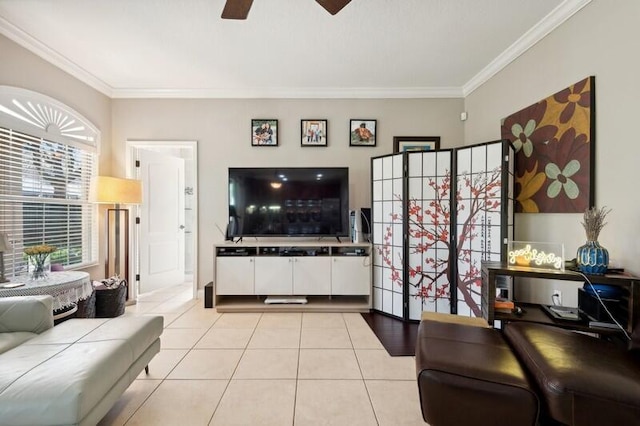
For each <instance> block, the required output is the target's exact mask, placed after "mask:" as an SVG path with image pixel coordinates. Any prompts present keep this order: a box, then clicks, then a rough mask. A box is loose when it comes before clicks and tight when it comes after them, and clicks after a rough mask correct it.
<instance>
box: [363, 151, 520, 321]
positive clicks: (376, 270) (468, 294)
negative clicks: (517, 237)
mask: <svg viewBox="0 0 640 426" xmlns="http://www.w3.org/2000/svg"><path fill="white" fill-rule="evenodd" d="M513 159H514V150H513V146H512V145H511V144H510V143H509V142H508V141H506V140H504V141H494V142H487V143H483V144H478V145H470V146H465V147H462V148H456V149H452V150H442V151H408V152H403V153H398V154H392V155H386V156H382V157H374V158H372V159H371V177H372V197H371V200H372V204H373V210H372V223H373V230H372V234H373V235H372V236H373V254H374V259H373V308H374V309H375V310H377V311H380V312H383V313H386V314H390V315H392V316H395V317H398V318H402V319H405V320H419V319H420V315H421V313H422V311H431V312H445V313H457V314H459V315H465V316H481V312H480V298H481V292H480V285H481V277H480V266H481V262H482V261H483V260H491V261H499V260H504V258H505V256H506V248H507V242H508V240H509V239H513V229H514V228H513V216H514V215H513V207H514V205H513V203H514V199H513V185H514V160H513ZM452 176H453V178H452ZM452 288H455V290H453V291H452Z"/></svg>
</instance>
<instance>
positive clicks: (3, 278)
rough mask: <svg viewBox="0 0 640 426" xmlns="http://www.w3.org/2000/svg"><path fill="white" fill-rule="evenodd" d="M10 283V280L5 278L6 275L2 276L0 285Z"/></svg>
mask: <svg viewBox="0 0 640 426" xmlns="http://www.w3.org/2000/svg"><path fill="white" fill-rule="evenodd" d="M8 282H9V280H8V279H6V278H5V277H4V275H2V276H0V284H2V283H8Z"/></svg>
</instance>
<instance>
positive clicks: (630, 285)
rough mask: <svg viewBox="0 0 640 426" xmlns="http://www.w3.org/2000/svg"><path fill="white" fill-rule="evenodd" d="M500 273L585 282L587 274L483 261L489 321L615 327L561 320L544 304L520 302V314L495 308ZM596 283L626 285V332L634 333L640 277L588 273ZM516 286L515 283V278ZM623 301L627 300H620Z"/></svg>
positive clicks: (639, 309)
mask: <svg viewBox="0 0 640 426" xmlns="http://www.w3.org/2000/svg"><path fill="white" fill-rule="evenodd" d="M498 276H508V277H525V278H537V279H548V280H561V281H577V282H585V279H584V277H583V276H582V275H581V274H580V273H578V272H574V271H564V272H562V271H553V270H545V269H535V268H526V267H518V266H508V265H507V264H505V263H501V262H483V263H482V300H481V308H482V317H483V318H484V319H486V320H487V321H488V322H489V324H493V321H494V320H502V321H529V322H538V323H543V324H553V325H556V326H560V327H564V328H570V329H573V330H582V331H590V332H594V333H607V332H609V333H611V332H612V331H614V330H611V329H605V328H600V327H590V326H589V324H588V323H587V322H579V321H558V320H554V319H552V318H551V317H550V316H549V315H547V314H546V313H545V312H544V311H543V309H542V308H541V305H538V304H532V303H517V305H518V306H520V307H522V308H523V310H524V312H523V313H522V314H521V315H515V314H507V313H501V312H494V300H495V298H496V279H497V277H498ZM586 276H587V278H589V280H590V281H591V282H592V283H593V284H607V285H613V286H616V287H620V288H622V289H623V291H624V294H625V297H624V298H623V299H622V300H625V299H626V300H627V301H628V306H626V310H627V312H628V317H627V325H626V330H627V332H629V333H631V332H632V331H633V327H634V325H635V324H636V321H637V320H638V312H640V278H638V277H632V276H629V275H625V274H608V275H586ZM513 285H514V286H515V285H516V283H515V281H514V284H513ZM621 303H624V302H623V301H621Z"/></svg>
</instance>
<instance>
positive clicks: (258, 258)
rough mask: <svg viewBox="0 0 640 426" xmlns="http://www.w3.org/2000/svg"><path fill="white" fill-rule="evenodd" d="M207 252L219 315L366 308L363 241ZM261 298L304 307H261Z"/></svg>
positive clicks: (224, 247)
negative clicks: (211, 257) (289, 301)
mask: <svg viewBox="0 0 640 426" xmlns="http://www.w3.org/2000/svg"><path fill="white" fill-rule="evenodd" d="M213 248H214V250H213V252H214V259H213V267H214V274H213V276H214V286H213V301H214V306H215V307H216V309H217V310H218V311H219V312H233V311H235V312H256V311H259V312H262V311H306V312H313V311H329V312H330V311H334V312H368V311H369V309H370V308H371V244H369V243H340V242H338V241H336V242H334V243H331V242H324V241H323V242H318V241H315V242H314V241H304V242H299V241H295V240H285V241H277V242H270V241H260V242H244V241H242V242H238V243H233V242H225V243H221V244H215V245H214V247H213ZM267 298H270V301H271V300H274V299H276V300H278V299H282V300H287V299H305V300H306V301H307V303H265V300H266V299H267Z"/></svg>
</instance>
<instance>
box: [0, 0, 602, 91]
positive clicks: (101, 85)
mask: <svg viewBox="0 0 640 426" xmlns="http://www.w3.org/2000/svg"><path fill="white" fill-rule="evenodd" d="M590 2H591V0H565V1H563V2H562V3H561V4H559V5H558V6H557V7H556V8H555V9H554V10H552V11H551V12H550V13H549V14H547V16H545V17H544V18H543V19H542V20H540V22H538V23H537V24H536V25H535V26H534V27H533V28H531V29H530V30H529V31H527V32H526V33H525V34H524V35H522V36H521V37H520V38H519V39H518V40H516V42H515V43H513V44H512V45H511V46H509V47H508V48H507V49H506V50H505V51H504V52H502V53H501V54H500V55H499V56H498V57H497V58H495V59H494V60H493V61H491V62H490V63H489V64H488V65H487V66H486V67H485V68H483V69H482V70H481V71H480V72H479V73H478V74H476V75H475V76H474V77H472V78H471V79H470V80H469V81H468V82H467V83H465V84H464V85H463V86H462V87H401V88H397V87H382V88H375V87H354V88H332V87H318V88H311V87H302V88H286V87H281V88H258V87H256V88H218V89H212V88H209V89H206V88H205V89H137V88H131V89H117V88H113V87H111V86H110V85H108V84H107V83H105V82H104V81H102V80H100V79H99V78H97V77H96V76H95V75H93V74H91V73H90V72H88V71H87V70H85V69H84V68H82V67H81V66H79V65H77V64H75V63H74V62H72V61H70V60H69V59H67V58H66V57H65V56H63V55H61V54H60V53H58V52H57V51H55V50H53V49H51V48H50V47H48V46H47V45H45V44H44V43H42V42H40V41H38V40H37V39H35V38H34V37H32V36H30V35H29V34H27V33H26V32H24V31H23V30H21V29H20V28H18V27H17V26H15V25H14V24H12V23H10V22H9V21H7V20H6V19H4V18H2V17H0V34H3V35H4V36H6V37H7V38H9V39H11V40H13V41H14V42H16V43H17V44H19V45H20V46H22V47H24V48H26V49H27V50H29V51H31V52H33V53H34V54H36V55H38V56H40V57H41V58H43V59H44V60H46V61H47V62H49V63H51V64H53V65H54V66H56V67H58V68H60V69H62V70H63V71H65V72H67V73H69V74H71V75H72V76H73V77H75V78H77V79H78V80H80V81H82V82H83V83H85V84H87V85H89V86H91V87H92V88H94V89H96V90H97V91H99V92H101V93H103V94H104V95H106V96H108V97H110V98H114V99H116V98H120V99H125V98H138V99H142V98H154V99H159V98H168V99H178V98H192V99H205V98H209V99H211V98H213V99H216V98H219V99H278V98H282V99H305V98H312V99H394V98H396V99H414V98H465V97H467V96H469V95H470V94H471V93H472V92H473V91H474V90H476V89H477V88H478V87H480V86H481V85H482V84H484V83H485V82H487V81H488V80H489V79H491V78H492V77H493V76H494V75H496V74H497V73H498V72H500V71H501V70H502V69H504V68H505V67H506V66H507V65H509V64H510V63H511V62H513V61H514V60H515V59H517V58H518V57H519V56H520V55H522V54H523V53H524V52H526V51H527V50H528V49H530V48H531V47H532V46H533V45H535V44H536V43H537V42H538V41H540V40H541V39H542V38H544V37H545V36H546V35H547V34H549V33H550V32H551V31H553V30H554V29H556V28H557V27H558V26H560V25H561V24H562V23H564V22H565V21H566V20H567V19H569V18H570V17H571V16H573V15H574V14H575V13H577V12H578V11H580V10H581V9H582V8H583V7H585V6H586V5H587V4H589V3H590Z"/></svg>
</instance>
